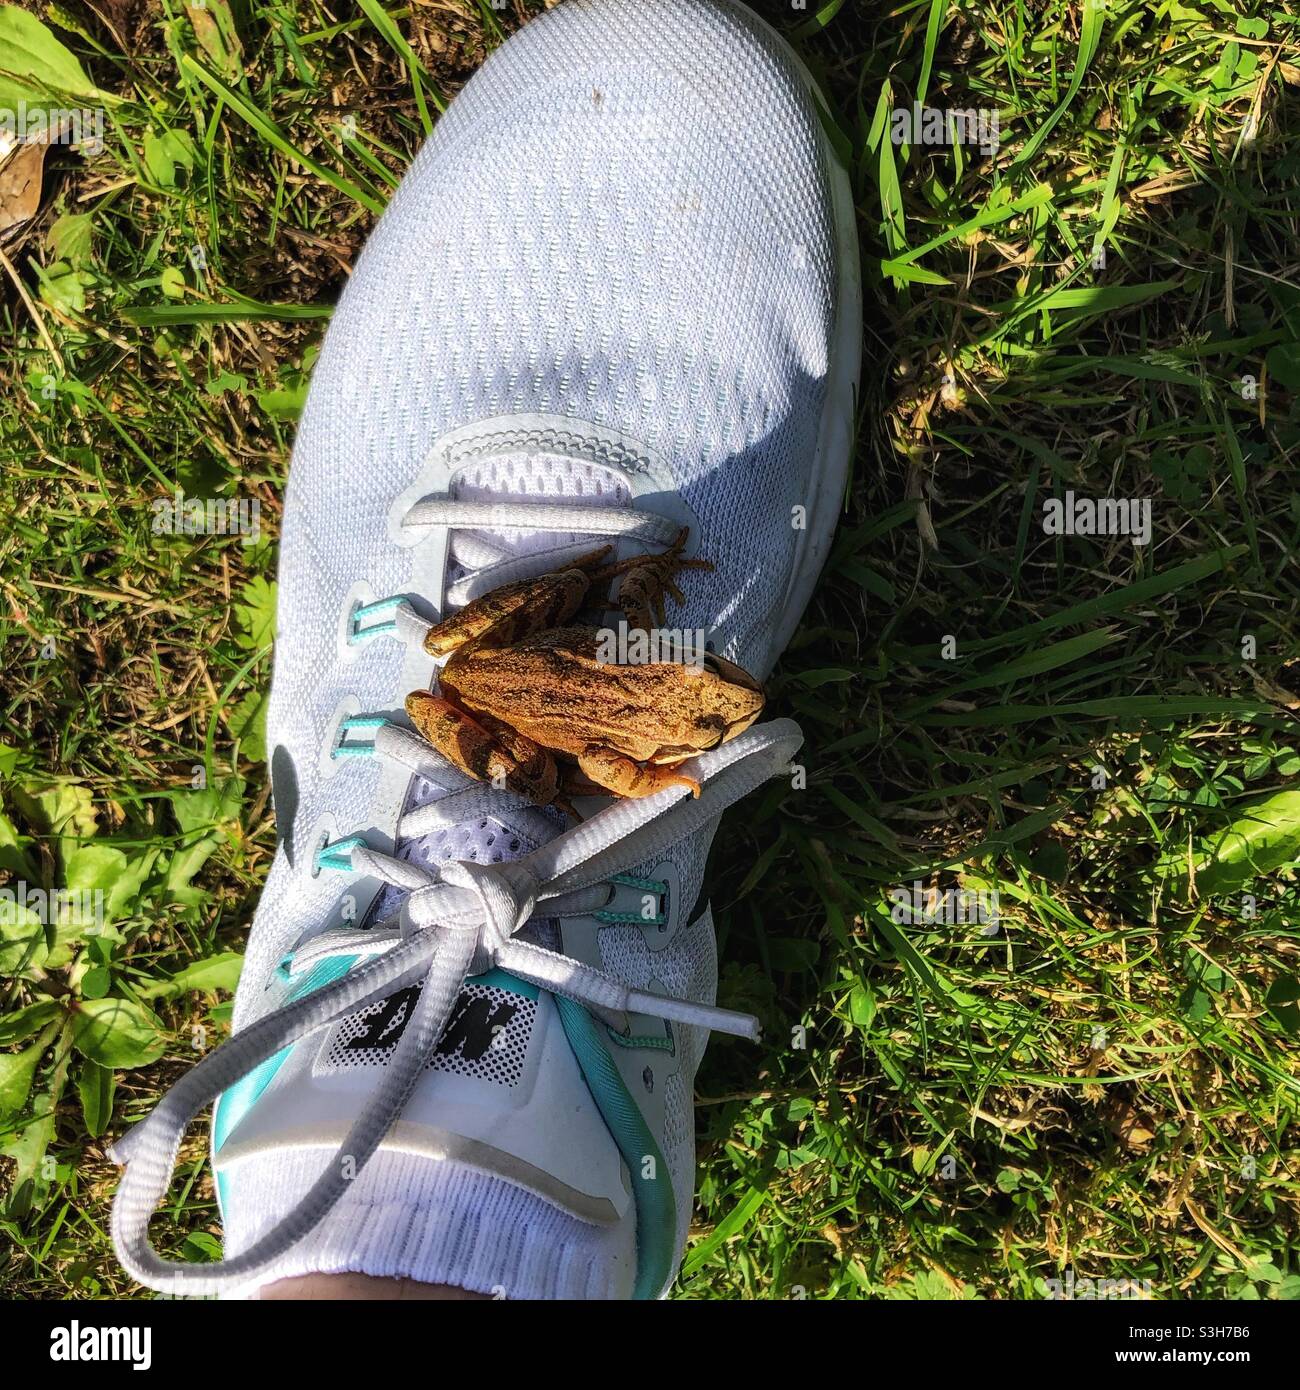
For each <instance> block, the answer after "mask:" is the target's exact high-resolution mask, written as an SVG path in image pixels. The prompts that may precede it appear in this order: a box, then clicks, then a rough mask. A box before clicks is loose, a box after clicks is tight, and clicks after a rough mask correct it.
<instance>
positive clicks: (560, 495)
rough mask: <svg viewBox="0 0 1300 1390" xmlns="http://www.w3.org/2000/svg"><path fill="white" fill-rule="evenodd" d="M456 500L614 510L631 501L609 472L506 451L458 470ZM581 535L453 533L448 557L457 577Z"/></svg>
mask: <svg viewBox="0 0 1300 1390" xmlns="http://www.w3.org/2000/svg"><path fill="white" fill-rule="evenodd" d="M451 495H452V496H453V497H454V498H455V499H456V500H457V501H458V502H563V503H564V504H565V505H566V506H574V507H583V506H589V507H616V506H619V505H621V504H623V503H626V502H628V501H629V500H630V498H631V492H630V490H629V488H628V486H627V481H626V479H625V478H624V477H623V476H622V475H621V474H619V473H618V472H617V470H615V469H612V468H606V467H602V466H601V465H600V464H596V463H592V462H591V461H590V460H588V459H583V458H574V457H572V456H571V455H568V454H560V453H538V452H536V451H524V450H517V451H506V452H503V453H499V454H491V455H489V456H487V457H485V458H481V459H476V460H474V461H473V462H472V463H470V464H468V465H467V466H466V467H464V468H462V469H461V470H460V472H459V473H458V474H457V475H456V477H455V479H454V480H453V482H452V486H451ZM579 537H580V533H578V532H573V533H569V534H564V533H557V532H555V531H519V530H514V529H512V530H509V531H498V530H492V529H490V528H488V529H483V530H478V531H456V532H453V534H452V538H451V557H452V560H453V562H454V564H455V566H456V572H455V573H453V574H452V575H450V576H449V579H450V580H455V579H458V578H460V576H461V575H462V574H463V573H464V572H465V571H466V570H469V569H478V568H481V567H482V566H484V565H489V564H492V563H493V562H494V561H496V560H501V559H505V558H506V557H507V556H518V555H528V554H531V553H532V552H533V551H537V550H550V549H553V548H554V547H556V546H559V545H563V544H565V543H566V542H569V541H574V540H577V539H579Z"/></svg>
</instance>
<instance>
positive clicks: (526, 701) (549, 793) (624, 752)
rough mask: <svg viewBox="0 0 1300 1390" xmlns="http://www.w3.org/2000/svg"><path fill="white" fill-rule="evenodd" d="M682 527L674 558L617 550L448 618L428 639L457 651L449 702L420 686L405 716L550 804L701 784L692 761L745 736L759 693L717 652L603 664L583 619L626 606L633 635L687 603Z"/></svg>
mask: <svg viewBox="0 0 1300 1390" xmlns="http://www.w3.org/2000/svg"><path fill="white" fill-rule="evenodd" d="M685 539H686V532H685V531H683V532H682V533H681V534H680V535H679V536H678V537H677V540H676V542H675V543H674V544H673V546H672V547H671V548H670V549H669V550H667V551H666V552H665V553H664V554H662V555H652V556H644V557H637V558H634V559H632V560H625V561H621V562H619V563H616V564H603V563H602V562H603V561H604V560H605V559H606V557H607V556H608V555H609V552H610V547H608V546H606V547H604V549H602V550H599V551H596V552H594V553H593V554H591V555H589V556H586V557H585V558H583V559H581V560H578V561H576V562H575V563H574V564H572V565H569V566H566V567H565V568H563V569H559V570H555V571H553V572H552V573H551V574H545V575H541V576H539V577H538V578H537V579H528V580H520V581H519V582H517V583H515V584H507V585H504V586H503V587H502V588H500V589H496V590H493V592H492V593H490V594H484V595H483V597H482V598H479V599H476V600H475V601H474V602H473V603H470V604H468V605H467V606H466V607H465V608H464V609H463V610H462V611H461V612H460V613H457V614H456V615H455V616H454V617H451V618H448V619H446V620H445V621H444V622H442V623H439V624H438V625H437V626H436V627H435V628H433V630H432V631H431V632H430V633H429V635H428V637H427V638H426V640H425V649H426V650H427V651H428V652H429V653H430V654H431V655H434V656H444V655H447V653H450V654H451V655H450V659H449V660H448V661H447V664H446V665H445V666H444V667H443V670H442V674H441V677H440V679H439V692H440V693H439V694H438V695H432V694H430V693H429V692H428V691H423V690H417V691H414V692H413V693H412V694H411V695H409V696H408V697H407V700H406V712H407V714H408V715H409V716H410V719H411V722H412V723H413V724H414V725H415V727H416V729H417V730H418V731H419V732H420V733H421V734H422V735H423V736H424V737H425V738H426V739H428V741H429V742H430V743H431V744H432V745H433V746H434V747H435V748H437V749H438V751H439V752H440V753H442V754H443V756H444V757H446V758H447V759H449V761H451V762H452V763H454V764H455V765H456V766H457V767H459V768H460V769H461V770H462V771H463V772H467V773H468V774H469V775H470V776H472V777H477V778H479V779H480V780H482V781H496V782H497V783H498V785H502V786H505V787H506V788H508V789H509V790H511V791H515V792H518V793H519V794H520V795H522V796H525V797H527V798H528V799H529V800H530V801H533V802H536V803H537V804H539V805H548V804H552V803H554V804H556V805H559V806H561V807H563V808H564V809H566V810H571V807H570V806H569V804H568V802H567V799H566V798H567V797H568V796H574V795H586V794H592V793H602V792H613V793H615V794H616V795H618V796H624V797H641V796H649V795H651V794H652V793H653V792H657V791H660V790H662V789H663V788H664V787H671V786H686V787H689V788H690V789H691V791H692V792H693V793H694V794H695V795H696V796H698V795H699V790H700V789H699V784H698V783H697V782H696V781H694V780H693V779H692V778H690V777H687V776H685V775H684V774H683V773H681V772H680V771H679V768H680V766H681V764H682V763H683V762H685V761H686V760H687V759H688V758H691V757H694V756H695V754H697V753H700V752H703V751H704V750H705V749H707V748H714V747H716V746H717V745H718V744H719V743H723V742H725V741H726V740H727V739H730V738H734V737H735V736H736V735H737V734H739V733H741V732H743V731H744V730H745V729H747V728H748V727H749V726H750V724H752V723H753V722H754V720H755V719H757V718H758V716H759V714H760V713H761V712H762V709H763V690H762V687H761V685H759V683H758V682H757V681H756V680H755V679H754V678H753V677H752V676H750V675H749V674H748V673H747V672H745V671H743V670H741V668H740V667H738V666H735V665H733V664H732V663H731V662H727V661H723V660H722V659H721V658H720V657H716V656H714V655H713V654H712V653H709V654H707V655H705V657H704V660H703V663H702V664H684V663H681V662H676V661H661V662H646V663H644V664H641V665H618V664H615V663H612V662H609V661H602V660H600V651H601V642H600V630H599V629H598V628H595V627H584V626H578V625H574V624H572V621H571V620H572V619H573V618H574V617H575V616H576V615H577V614H578V613H579V612H580V611H581V610H582V609H583V608H584V607H591V606H595V605H596V604H597V601H598V600H599V599H600V598H601V596H602V594H604V595H605V601H606V602H608V597H607V589H608V585H609V583H610V581H612V580H613V579H615V578H621V581H622V582H621V584H620V586H619V592H618V600H617V601H618V604H619V606H620V607H621V608H622V609H623V612H624V614H625V615H626V617H627V619H628V624H629V627H630V628H632V629H640V630H642V631H646V632H649V631H650V625H651V623H652V622H653V621H654V619H655V618H656V617H657V618H658V620H659V621H660V622H662V621H663V608H664V595H665V593H667V594H671V595H672V596H673V598H674V599H676V600H677V601H678V602H682V601H683V595H682V593H681V591H680V589H679V588H678V587H677V584H676V575H677V573H678V571H679V570H682V569H687V568H701V567H704V566H705V565H706V564H707V562H706V561H700V560H683V559H682V558H681V548H682V546H683V544H684V543H685Z"/></svg>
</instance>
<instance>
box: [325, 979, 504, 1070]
mask: <svg viewBox="0 0 1300 1390" xmlns="http://www.w3.org/2000/svg"><path fill="white" fill-rule="evenodd" d="M422 988H423V986H421V985H410V986H409V987H408V988H406V989H402V990H398V992H397V993H396V994H390V995H389V996H388V998H387V999H385V1000H384V1002H383V1004H382V1005H381V1006H380V1009H379V1012H378V1013H375V1014H372V1015H370V1016H369V1017H367V1018H364V1019H363V1020H362V1030H361V1032H359V1033H357V1034H356V1035H355V1036H354V1037H351V1038H349V1039H348V1041H347V1042H346V1043H345V1044H344V1047H345V1049H346V1050H347V1051H348V1052H357V1051H363V1050H364V1051H369V1050H371V1049H377V1048H379V1049H383V1050H384V1051H388V1050H389V1049H391V1048H393V1047H396V1045H397V1043H398V1042H399V1041H400V1040H401V1037H402V1034H403V1033H404V1032H405V1031H406V1025H407V1024H408V1023H409V1022H410V1020H411V1017H412V1015H413V1014H414V1012H415V1001H416V1000H417V999H418V998H419V997H420V990H421V989H422ZM494 996H495V997H494ZM518 1009H519V1001H518V998H517V996H514V995H508V994H505V993H504V992H502V991H499V990H491V991H482V990H475V991H473V992H471V991H470V990H462V991H461V994H460V997H459V998H458V999H457V1000H456V1006H455V1009H454V1011H453V1013H452V1016H451V1022H450V1023H448V1025H447V1028H446V1031H445V1032H444V1033H443V1035H442V1037H441V1039H440V1040H439V1042H438V1046H437V1048H436V1052H437V1054H438V1055H439V1056H441V1057H454V1056H456V1055H457V1054H458V1053H459V1055H460V1056H461V1057H462V1058H463V1059H464V1060H465V1061H467V1062H477V1061H479V1060H480V1059H481V1058H482V1057H483V1055H484V1054H485V1053H486V1052H487V1051H488V1050H489V1049H491V1048H500V1047H501V1046H502V1039H503V1038H504V1037H505V1034H506V1029H507V1028H509V1026H510V1020H511V1019H512V1018H514V1016H515V1014H516V1013H517V1012H518Z"/></svg>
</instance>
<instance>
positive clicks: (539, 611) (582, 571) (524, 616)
mask: <svg viewBox="0 0 1300 1390" xmlns="http://www.w3.org/2000/svg"><path fill="white" fill-rule="evenodd" d="M612 549H613V547H612V546H608V545H606V546H602V547H601V548H600V549H599V550H593V551H592V552H591V553H590V554H588V555H583V556H581V557H579V558H578V559H577V560H575V561H574V562H573V563H572V564H571V565H566V566H565V567H564V568H563V569H558V570H552V571H551V573H550V574H541V575H538V576H537V577H536V578H535V579H517V580H515V582H514V583H513V584H503V585H502V586H501V587H500V588H499V589H493V590H492V591H491V592H490V593H487V594H483V595H481V596H480V597H479V598H476V599H474V600H473V601H472V602H470V603H467V604H466V605H465V607H464V608H462V609H461V610H460V612H459V613H453V614H452V615H451V617H449V618H444V619H443V620H442V622H440V623H437V624H435V626H434V627H432V628H431V629H430V630H429V633H428V635H427V636H426V637H425V639H424V649H425V651H426V652H428V653H429V655H430V656H445V655H446V654H447V653H448V652H453V651H457V650H461V651H464V650H467V649H469V648H472V647H508V646H510V645H511V643H513V642H518V641H521V640H522V639H523V638H525V637H531V636H533V634H534V633H537V632H544V631H546V630H547V629H548V628H552V627H560V626H562V625H563V624H564V623H566V622H568V621H569V619H570V618H572V617H573V616H574V614H575V613H577V612H578V610H579V609H580V608H582V606H583V604H584V602H585V601H586V598H587V593H588V591H589V590H590V588H591V585H592V582H593V576H594V575H595V574H598V573H600V567H601V564H602V563H603V562H604V561H605V560H606V559H607V558H608V556H609V554H610V551H611V550H612Z"/></svg>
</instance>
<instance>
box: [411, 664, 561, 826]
mask: <svg viewBox="0 0 1300 1390" xmlns="http://www.w3.org/2000/svg"><path fill="white" fill-rule="evenodd" d="M406 713H407V715H408V716H409V717H410V720H411V723H412V724H414V725H415V727H416V730H417V731H418V732H419V733H420V734H421V735H422V736H423V737H424V738H425V739H427V740H428V741H429V742H430V743H431V744H432V745H433V746H434V747H435V748H436V749H437V750H438V752H439V753H441V754H442V756H443V757H444V758H446V759H447V761H448V762H450V763H452V764H453V765H454V766H456V767H458V768H460V770H461V771H462V772H464V773H468V775H469V776H471V777H477V778H478V779H479V781H481V782H492V783H493V784H494V785H496V786H498V787H504V788H505V789H506V790H507V791H512V792H515V793H516V794H517V795H519V796H522V797H524V798H525V799H527V800H528V801H532V802H535V803H536V804H537V805H539V806H548V805H550V804H552V803H557V804H559V805H560V806H561V809H565V810H568V809H571V808H569V807H568V805H567V803H566V802H564V801H562V800H561V801H558V802H557V796H556V793H557V789H558V776H557V773H556V768H555V759H554V758H552V757H551V755H550V753H548V752H547V751H546V749H545V748H542V747H540V746H539V745H538V744H536V743H534V742H533V741H532V739H529V738H525V737H524V736H523V735H522V734H520V733H516V732H515V730H513V729H512V728H510V726H509V725H507V724H503V723H502V722H501V721H500V720H497V719H493V718H491V716H485V715H479V716H477V717H473V716H471V715H468V714H466V713H465V711H464V710H462V709H458V708H457V707H456V706H455V705H453V704H452V703H451V702H450V701H448V700H444V699H442V698H441V697H440V696H438V695H431V694H430V693H429V692H428V691H427V690H415V691H412V693H411V694H410V695H408V696H407V697H406Z"/></svg>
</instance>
